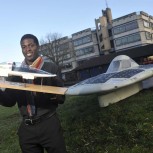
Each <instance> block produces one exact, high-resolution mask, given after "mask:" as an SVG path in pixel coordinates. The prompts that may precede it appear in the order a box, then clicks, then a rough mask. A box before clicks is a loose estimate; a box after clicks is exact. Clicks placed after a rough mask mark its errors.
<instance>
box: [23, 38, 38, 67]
mask: <svg viewBox="0 0 153 153" xmlns="http://www.w3.org/2000/svg"><path fill="white" fill-rule="evenodd" d="M21 48H22V53H23V55H24V57H25V60H26V62H27V64H31V63H32V62H33V61H34V60H35V59H36V58H37V57H38V46H37V45H36V43H35V42H34V40H33V39H30V38H27V39H24V40H23V41H22V42H21Z"/></svg>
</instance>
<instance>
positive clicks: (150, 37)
mask: <svg viewBox="0 0 153 153" xmlns="http://www.w3.org/2000/svg"><path fill="white" fill-rule="evenodd" d="M146 39H148V40H150V39H152V35H151V33H150V32H146Z"/></svg>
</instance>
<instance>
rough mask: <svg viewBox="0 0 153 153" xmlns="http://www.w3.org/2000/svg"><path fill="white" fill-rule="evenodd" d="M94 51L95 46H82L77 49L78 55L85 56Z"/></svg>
mask: <svg viewBox="0 0 153 153" xmlns="http://www.w3.org/2000/svg"><path fill="white" fill-rule="evenodd" d="M93 52H94V48H93V46H91V47H86V48H82V49H79V50H77V51H76V56H83V55H86V54H90V53H93Z"/></svg>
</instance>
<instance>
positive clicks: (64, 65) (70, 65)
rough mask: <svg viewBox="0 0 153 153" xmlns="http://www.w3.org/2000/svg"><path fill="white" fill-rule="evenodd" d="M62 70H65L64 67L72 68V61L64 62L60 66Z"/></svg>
mask: <svg viewBox="0 0 153 153" xmlns="http://www.w3.org/2000/svg"><path fill="white" fill-rule="evenodd" d="M61 68H62V70H65V69H71V68H72V63H66V64H63V65H62V66H61Z"/></svg>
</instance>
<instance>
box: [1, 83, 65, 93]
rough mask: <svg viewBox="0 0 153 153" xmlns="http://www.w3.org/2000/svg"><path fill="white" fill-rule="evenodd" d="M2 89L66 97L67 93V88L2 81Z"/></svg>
mask: <svg viewBox="0 0 153 153" xmlns="http://www.w3.org/2000/svg"><path fill="white" fill-rule="evenodd" d="M0 88H10V89H16V90H26V91H34V92H44V93H52V94H60V95H64V94H65V92H66V91H67V88H65V87H55V86H44V85H34V84H27V83H26V84H25V83H17V82H10V81H0Z"/></svg>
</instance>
